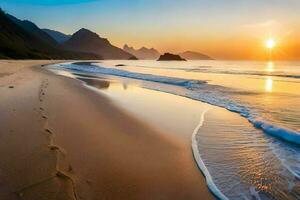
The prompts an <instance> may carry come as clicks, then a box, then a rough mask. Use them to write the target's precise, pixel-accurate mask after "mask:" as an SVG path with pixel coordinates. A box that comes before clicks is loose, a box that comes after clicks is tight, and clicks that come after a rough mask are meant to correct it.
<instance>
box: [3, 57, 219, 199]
mask: <svg viewBox="0 0 300 200" xmlns="http://www.w3.org/2000/svg"><path fill="white" fill-rule="evenodd" d="M49 62H53V61H0V95H1V97H0V113H1V115H0V157H1V159H0V199H1V200H2V199H3V200H6V199H12V200H13V199H28V200H29V199H30V200H35V199H36V200H42V199H151V200H153V199H184V200H186V199H205V200H206V199H213V198H214V197H213V196H212V195H211V193H210V192H209V191H208V188H207V186H206V184H205V180H204V178H203V176H202V175H201V173H200V171H199V170H198V169H197V166H196V164H195V162H194V160H193V157H192V154H191V151H190V150H189V149H187V148H186V145H184V144H182V143H181V142H180V141H177V140H174V139H173V138H169V137H168V136H167V135H168V134H164V133H160V132H158V131H155V130H153V129H152V128H151V127H149V126H148V125H146V124H144V123H143V122H142V121H140V120H139V119H135V118H134V117H132V116H129V115H128V114H127V113H125V112H124V111H122V110H120V109H118V108H116V107H115V106H113V105H112V103H111V102H110V100H109V99H107V98H105V97H103V96H101V95H99V94H96V93H94V92H93V91H90V90H87V89H86V88H85V87H83V86H82V85H81V83H80V82H78V81H74V80H72V79H69V78H66V77H62V76H58V75H54V74H52V73H51V72H48V71H46V70H44V69H43V68H41V67H40V66H36V67H30V66H32V65H40V64H42V63H49Z"/></svg>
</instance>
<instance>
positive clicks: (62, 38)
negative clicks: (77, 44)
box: [42, 28, 71, 44]
mask: <svg viewBox="0 0 300 200" xmlns="http://www.w3.org/2000/svg"><path fill="white" fill-rule="evenodd" d="M42 30H43V31H44V32H46V33H47V34H48V35H50V36H51V37H52V38H53V39H54V40H55V41H56V42H57V43H59V44H62V43H64V42H66V41H67V40H69V39H70V38H71V35H66V34H64V33H62V32H59V31H55V30H51V29H47V28H44V29H42Z"/></svg>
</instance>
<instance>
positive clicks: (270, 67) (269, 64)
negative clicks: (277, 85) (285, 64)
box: [266, 61, 274, 72]
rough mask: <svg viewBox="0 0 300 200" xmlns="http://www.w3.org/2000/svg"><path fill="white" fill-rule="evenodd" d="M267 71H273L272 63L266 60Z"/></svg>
mask: <svg viewBox="0 0 300 200" xmlns="http://www.w3.org/2000/svg"><path fill="white" fill-rule="evenodd" d="M266 71H267V72H273V71H274V63H273V62H272V61H270V62H268V64H267V67H266Z"/></svg>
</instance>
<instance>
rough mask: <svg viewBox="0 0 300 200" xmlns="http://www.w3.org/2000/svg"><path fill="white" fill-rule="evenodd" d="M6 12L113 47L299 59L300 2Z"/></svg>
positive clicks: (166, 2)
mask: <svg viewBox="0 0 300 200" xmlns="http://www.w3.org/2000/svg"><path fill="white" fill-rule="evenodd" d="M0 6H1V7H2V8H3V9H4V10H5V11H7V12H9V13H11V14H13V15H15V16H17V17H19V18H21V19H29V20H31V21H33V22H35V23H36V24H37V25H38V26H40V27H42V28H50V29H54V30H58V31H62V32H64V33H68V34H72V33H74V32H75V31H77V30H78V29H80V28H82V27H84V28H88V29H90V30H92V31H95V32H97V33H98V34H99V35H100V36H101V37H106V38H108V39H109V40H110V41H111V42H112V43H113V44H115V45H117V46H119V47H122V46H123V45H124V44H128V45H129V46H133V47H135V48H140V47H141V46H146V47H154V48H156V49H158V50H159V51H160V52H161V53H163V52H173V53H178V52H181V51H186V50H192V51H199V52H201V53H205V54H208V55H210V56H211V57H214V58H216V59H234V60H245V59H251V60H261V59H267V58H268V51H267V49H266V48H265V41H266V40H267V39H268V38H269V37H273V38H275V40H276V43H277V46H276V48H274V50H273V58H274V59H283V60H297V59H298V60H300V37H299V35H300V20H299V19H300V12H299V10H300V1H299V0H251V1H250V0H213V1H212V0H131V1H124V0H114V1H109V0H76V1H72V0H64V1H62V0H60V1H55V0H47V1H38V0H0Z"/></svg>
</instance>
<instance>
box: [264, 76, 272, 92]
mask: <svg viewBox="0 0 300 200" xmlns="http://www.w3.org/2000/svg"><path fill="white" fill-rule="evenodd" d="M272 90H273V80H272V78H271V77H269V78H267V79H266V80H265V91H266V92H272Z"/></svg>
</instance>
